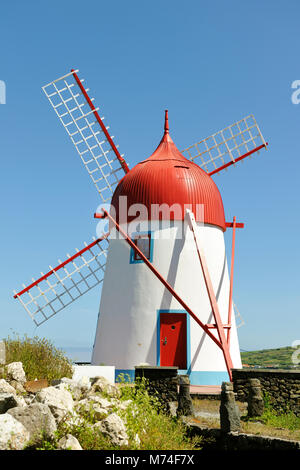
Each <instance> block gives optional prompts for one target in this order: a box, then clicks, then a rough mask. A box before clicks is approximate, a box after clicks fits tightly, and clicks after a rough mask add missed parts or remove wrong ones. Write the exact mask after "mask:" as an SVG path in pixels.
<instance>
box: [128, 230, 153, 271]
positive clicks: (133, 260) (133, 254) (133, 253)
mask: <svg viewBox="0 0 300 470" xmlns="http://www.w3.org/2000/svg"><path fill="white" fill-rule="evenodd" d="M145 235H147V236H148V239H149V258H147V259H148V261H150V263H152V260H153V232H151V231H146V232H135V233H134V234H133V235H132V241H133V242H134V243H135V244H136V240H138V238H142V237H143V236H145ZM138 263H144V261H143V260H142V259H136V251H135V250H134V249H133V248H131V249H130V264H138Z"/></svg>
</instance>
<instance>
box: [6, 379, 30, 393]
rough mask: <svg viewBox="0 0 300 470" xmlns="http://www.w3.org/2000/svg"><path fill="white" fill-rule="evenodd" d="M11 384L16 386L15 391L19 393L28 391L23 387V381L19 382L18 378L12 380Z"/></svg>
mask: <svg viewBox="0 0 300 470" xmlns="http://www.w3.org/2000/svg"><path fill="white" fill-rule="evenodd" d="M9 383H10V385H11V386H12V387H14V389H15V391H16V392H17V393H22V394H23V393H24V394H25V393H26V390H25V388H24V387H23V384H22V383H21V382H18V381H17V380H10V382H9Z"/></svg>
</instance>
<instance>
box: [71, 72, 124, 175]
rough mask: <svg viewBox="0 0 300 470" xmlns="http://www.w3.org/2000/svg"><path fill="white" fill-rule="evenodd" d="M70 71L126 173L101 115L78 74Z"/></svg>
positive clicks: (122, 161)
mask: <svg viewBox="0 0 300 470" xmlns="http://www.w3.org/2000/svg"><path fill="white" fill-rule="evenodd" d="M71 72H72V73H73V76H74V78H75V80H76V83H77V85H78V86H79V88H80V90H81V92H82V94H83V96H84V97H85V99H86V101H87V103H88V105H89V106H90V108H91V110H92V111H93V112H94V115H95V118H96V119H97V121H98V123H99V124H100V127H101V129H102V131H103V132H104V134H105V137H106V138H107V140H108V142H109V143H110V145H111V147H112V149H113V151H114V152H115V154H116V157H117V159H118V160H119V162H120V164H121V166H122V168H123V170H124V171H125V173H128V172H129V167H128V165H127V163H126V162H125V160H124V158H123V157H122V156H121V154H120V152H119V151H118V149H117V147H116V146H115V144H114V141H113V140H112V138H111V136H110V135H109V133H108V132H107V129H106V127H105V125H104V124H103V121H102V119H101V117H100V116H99V114H98V112H97V111H96V108H95V106H94V105H93V102H92V101H91V99H90V97H89V95H88V94H87V92H86V91H85V88H84V86H83V85H82V83H81V81H80V79H79V77H78V75H77V74H76V73H75V70H74V69H72V70H71Z"/></svg>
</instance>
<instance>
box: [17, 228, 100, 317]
mask: <svg viewBox="0 0 300 470" xmlns="http://www.w3.org/2000/svg"><path fill="white" fill-rule="evenodd" d="M107 237H108V234H107V235H105V236H104V237H103V238H98V239H94V241H93V242H92V243H90V244H89V245H87V244H86V243H85V247H84V248H83V249H82V250H80V251H79V250H77V252H76V253H75V254H74V255H73V256H70V255H68V259H67V260H66V261H64V262H61V261H60V260H59V263H60V264H59V265H58V266H56V267H55V268H52V267H51V266H49V267H50V271H49V272H48V273H47V274H43V273H41V274H42V276H41V277H40V278H39V279H37V280H34V279H32V281H33V282H32V283H31V284H30V285H29V286H27V287H26V286H24V288H23V289H22V290H21V291H20V292H18V293H17V292H15V293H14V297H15V298H16V299H18V300H19V301H20V303H21V304H22V306H23V307H24V308H25V309H26V311H27V312H28V314H29V315H30V317H31V318H32V320H33V321H34V323H35V324H36V325H37V326H38V325H41V324H42V323H44V322H45V321H46V320H48V319H49V318H51V317H52V316H53V315H55V314H56V313H58V312H59V311H60V310H62V309H64V308H65V307H67V306H68V305H70V304H71V303H72V302H74V301H75V300H76V299H78V298H79V297H81V296H82V295H83V294H85V293H86V292H88V291H89V290H91V289H92V288H93V287H95V286H96V285H98V284H100V283H101V282H102V281H103V277H104V270H105V264H106V256H107V248H108V238H107Z"/></svg>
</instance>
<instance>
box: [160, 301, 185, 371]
mask: <svg viewBox="0 0 300 470" xmlns="http://www.w3.org/2000/svg"><path fill="white" fill-rule="evenodd" d="M161 313H185V316H186V365H187V369H186V370H184V369H180V370H179V371H178V373H181V374H190V373H191V334H190V315H188V314H187V311H186V310H172V309H169V310H157V320H156V365H157V366H160V314H161Z"/></svg>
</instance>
